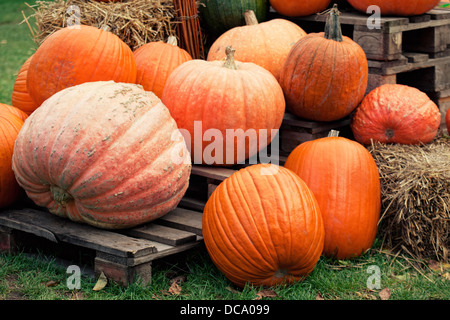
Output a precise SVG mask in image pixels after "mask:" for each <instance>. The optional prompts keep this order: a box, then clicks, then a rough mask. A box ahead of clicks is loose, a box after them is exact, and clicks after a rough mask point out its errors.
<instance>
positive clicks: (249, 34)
mask: <svg viewBox="0 0 450 320" xmlns="http://www.w3.org/2000/svg"><path fill="white" fill-rule="evenodd" d="M245 21H246V25H245V26H240V27H235V28H233V29H230V30H228V31H227V32H225V33H224V34H222V35H221V36H220V37H219V38H218V39H216V41H214V43H213V44H212V46H211V48H210V50H209V52H208V58H207V59H208V60H209V61H213V60H221V59H225V58H226V54H225V49H226V47H227V46H232V47H233V48H234V49H235V50H236V54H235V57H234V58H235V59H236V60H238V61H240V62H253V63H256V64H257V65H259V66H261V67H263V68H265V69H267V70H269V71H270V72H272V74H273V75H274V76H275V78H277V79H278V78H279V77H280V72H281V68H282V67H283V65H284V62H285V61H286V58H287V56H288V54H289V52H290V50H291V48H292V46H293V45H294V44H295V43H297V41H298V40H300V38H302V37H303V36H305V35H306V32H305V31H303V29H302V28H300V27H299V26H298V25H296V24H295V23H293V22H291V21H289V20H285V19H273V20H269V21H266V22H262V23H258V20H257V19H256V16H255V13H254V12H253V11H251V10H250V11H247V12H246V13H245Z"/></svg>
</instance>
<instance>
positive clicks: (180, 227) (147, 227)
mask: <svg viewBox="0 0 450 320" xmlns="http://www.w3.org/2000/svg"><path fill="white" fill-rule="evenodd" d="M201 219H202V213H201V212H199V211H193V210H187V209H183V208H176V209H175V210H173V211H172V212H170V213H168V214H167V215H165V216H163V217H162V218H160V219H157V220H155V221H154V222H151V223H148V224H144V225H141V226H138V227H134V228H129V229H124V230H117V231H115V230H114V231H112V230H104V229H98V228H95V227H92V226H89V225H86V224H81V223H76V222H72V221H70V220H69V219H65V218H60V217H58V216H55V215H53V214H51V213H49V212H48V211H46V210H44V209H32V208H21V209H9V210H5V211H3V212H1V213H0V250H1V251H14V250H15V248H17V246H18V245H20V243H18V239H20V237H19V236H18V234H19V233H27V234H33V235H34V236H37V237H38V238H40V239H46V240H48V241H50V242H52V243H56V244H58V245H59V244H60V245H63V244H70V245H72V246H74V247H75V248H78V249H79V251H81V250H83V249H89V250H92V251H94V252H95V258H94V261H93V264H94V270H95V273H96V274H97V275H99V274H100V273H101V272H103V273H104V274H105V276H106V277H107V278H108V279H111V280H113V281H115V282H117V283H120V284H122V285H124V286H127V285H129V284H130V283H132V282H133V281H135V280H137V279H140V281H142V282H143V283H151V276H152V267H151V266H152V261H154V260H156V259H160V258H163V257H167V256H172V255H175V254H178V253H181V252H184V251H187V250H190V249H192V248H194V247H197V246H199V245H201V244H202V243H203V238H202V227H201V226H202V225H201V223H202V222H201V221H202V220H201ZM36 246H38V244H36ZM37 249H39V248H37Z"/></svg>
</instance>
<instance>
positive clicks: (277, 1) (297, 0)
mask: <svg viewBox="0 0 450 320" xmlns="http://www.w3.org/2000/svg"><path fill="white" fill-rule="evenodd" d="M330 2H331V1H330V0H270V4H271V5H272V7H273V8H274V9H275V11H276V12H278V13H279V14H282V15H285V16H288V17H300V16H309V15H311V14H314V13H318V12H322V11H323V10H325V9H326V8H327V7H328V5H329V4H330Z"/></svg>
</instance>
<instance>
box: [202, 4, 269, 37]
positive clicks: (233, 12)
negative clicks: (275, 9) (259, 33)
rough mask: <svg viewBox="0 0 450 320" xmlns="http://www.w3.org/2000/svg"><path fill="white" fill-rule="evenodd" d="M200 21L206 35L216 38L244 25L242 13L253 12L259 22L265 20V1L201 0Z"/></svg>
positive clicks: (266, 10) (266, 8)
mask: <svg viewBox="0 0 450 320" xmlns="http://www.w3.org/2000/svg"><path fill="white" fill-rule="evenodd" d="M200 2H201V3H200V5H199V11H200V15H201V19H202V20H201V21H202V24H203V25H204V27H205V29H206V30H207V32H208V33H210V34H212V35H215V36H218V35H221V34H222V33H223V32H225V31H227V30H229V29H231V28H234V27H238V26H243V25H245V19H244V13H245V11H247V10H253V11H254V12H255V14H256V17H257V18H258V21H259V22H263V21H265V19H266V15H267V13H268V10H269V4H268V1H267V0H201V1H200Z"/></svg>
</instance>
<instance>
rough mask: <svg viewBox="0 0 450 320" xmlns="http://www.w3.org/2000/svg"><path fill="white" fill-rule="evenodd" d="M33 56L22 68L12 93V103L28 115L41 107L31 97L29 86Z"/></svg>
mask: <svg viewBox="0 0 450 320" xmlns="http://www.w3.org/2000/svg"><path fill="white" fill-rule="evenodd" d="M31 58H33V56H30V57H29V58H28V59H27V60H26V61H25V62H24V64H23V65H22V67H21V68H20V70H19V74H18V75H17V78H16V81H15V82H14V87H13V93H12V95H11V103H12V105H13V106H14V107H16V108H19V109H20V110H22V111H23V112H25V113H26V114H28V115H30V114H31V113H32V112H33V111H34V110H36V108H37V107H39V105H38V104H37V103H36V102H34V100H33V99H32V98H31V96H30V94H29V93H28V88H27V75H28V68H29V66H30V62H31Z"/></svg>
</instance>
